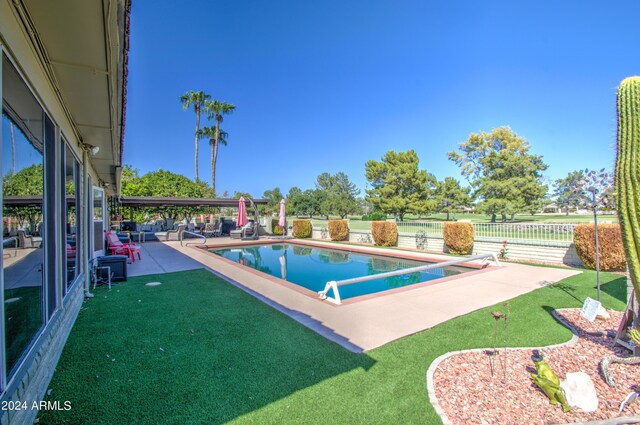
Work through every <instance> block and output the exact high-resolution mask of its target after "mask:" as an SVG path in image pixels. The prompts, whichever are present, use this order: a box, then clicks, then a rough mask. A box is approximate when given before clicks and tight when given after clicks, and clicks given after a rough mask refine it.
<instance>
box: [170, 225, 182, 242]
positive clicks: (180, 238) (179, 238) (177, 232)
mask: <svg viewBox="0 0 640 425" xmlns="http://www.w3.org/2000/svg"><path fill="white" fill-rule="evenodd" d="M185 230H187V225H186V224H178V227H176V229H175V230H167V236H166V240H169V237H170V236H171V235H174V234H175V235H177V236H178V240H179V241H181V240H182V238H183V237H184V231H185Z"/></svg>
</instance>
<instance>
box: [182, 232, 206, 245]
mask: <svg viewBox="0 0 640 425" xmlns="http://www.w3.org/2000/svg"><path fill="white" fill-rule="evenodd" d="M185 233H187V234H189V235H192V236H195V237H197V238H202V239H204V242H203V244H206V243H207V237H206V236H204V235H201V234H199V233H193V232H189V231H187V230H184V231H183V232H182V237H181V238H180V246H183V245H182V241H183V240H184V234H185ZM190 243H195V242H185V244H184V246H189V244H190ZM198 244H200V243H199V242H198Z"/></svg>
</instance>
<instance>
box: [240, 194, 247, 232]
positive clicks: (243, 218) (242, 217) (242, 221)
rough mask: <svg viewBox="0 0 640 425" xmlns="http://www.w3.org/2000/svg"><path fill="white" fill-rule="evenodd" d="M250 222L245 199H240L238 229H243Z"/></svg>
mask: <svg viewBox="0 0 640 425" xmlns="http://www.w3.org/2000/svg"><path fill="white" fill-rule="evenodd" d="M248 222H249V220H248V219H247V206H246V205H245V203H244V197H242V196H241V197H240V199H239V200H238V221H237V224H238V227H242V226H244V225H245V224H247V223H248Z"/></svg>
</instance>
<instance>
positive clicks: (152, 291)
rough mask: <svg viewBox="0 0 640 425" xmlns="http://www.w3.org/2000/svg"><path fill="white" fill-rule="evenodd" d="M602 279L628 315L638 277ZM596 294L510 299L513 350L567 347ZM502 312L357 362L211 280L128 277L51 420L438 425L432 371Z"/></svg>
mask: <svg viewBox="0 0 640 425" xmlns="http://www.w3.org/2000/svg"><path fill="white" fill-rule="evenodd" d="M601 278H602V301H603V304H604V305H605V307H607V308H611V309H616V310H622V309H624V306H625V303H626V278H625V277H624V276H620V275H615V274H610V273H602V274H601ZM154 280H157V281H161V282H163V284H162V285H161V286H159V287H155V288H150V287H146V286H144V283H146V282H150V281H154ZM587 296H591V297H595V273H594V272H591V271H581V273H580V274H578V275H575V276H572V277H570V278H567V279H564V280H563V281H561V282H559V283H557V284H555V285H552V286H548V287H543V288H540V289H537V290H535V291H533V292H531V293H528V294H525V295H521V296H519V297H517V298H514V299H512V300H510V301H509V305H510V311H511V313H510V316H509V345H510V346H516V347H517V346H520V347H529V346H545V345H551V344H557V343H561V342H564V341H567V340H569V339H570V337H571V332H570V331H569V330H568V329H567V328H566V327H564V326H563V325H562V324H561V323H559V322H558V321H557V320H556V319H555V318H554V317H553V316H552V315H551V311H552V310H554V309H557V308H566V307H579V306H580V305H581V304H582V302H583V300H584V299H585V297H587ZM496 308H500V309H501V310H504V308H503V307H502V306H501V305H499V304H498V305H495V306H490V307H487V308H484V309H481V310H478V311H475V312H472V313H470V314H467V315H464V316H461V317H458V318H455V319H452V320H450V321H448V322H445V323H443V324H440V325H438V326H435V327H434V328H432V329H428V330H425V331H422V332H419V333H417V334H414V335H411V336H408V337H405V338H402V339H400V340H397V341H394V342H391V343H389V344H387V345H385V346H382V347H380V348H377V349H375V350H371V351H369V352H367V353H365V354H361V355H359V354H354V353H351V352H348V351H347V350H345V349H343V348H342V347H340V346H338V345H336V344H334V343H332V342H330V341H328V340H326V339H324V338H322V337H321V336H319V335H317V334H316V333H314V332H313V331H311V330H309V329H307V328H306V327H304V326H302V325H300V324H299V323H298V322H296V321H294V320H293V319H291V318H289V317H288V316H286V315H284V314H282V313H280V312H278V311H277V310H275V309H273V308H271V307H269V306H267V305H265V304H263V303H262V302H260V301H259V300H257V299H255V298H254V297H252V296H250V295H248V294H247V293H245V292H243V291H241V290H239V289H238V288H236V287H234V286H232V285H231V284H229V283H228V282H226V281H224V280H223V279H220V278H218V277H216V276H214V275H213V274H211V273H209V272H207V271H205V270H196V271H189V272H180V273H169V274H162V275H149V276H142V277H135V278H130V279H129V281H128V282H126V283H123V284H121V285H119V286H118V287H114V288H113V289H111V290H108V289H106V288H102V289H99V290H97V291H96V298H94V299H91V300H88V301H86V302H85V304H84V306H83V308H82V311H81V313H80V315H79V317H78V320H77V322H76V325H75V326H74V328H73V330H72V332H71V335H70V337H69V340H68V342H67V345H66V346H65V349H64V352H63V354H62V357H61V359H60V362H59V365H58V367H57V369H56V373H55V375H54V377H53V380H52V382H51V384H50V389H51V395H50V396H49V397H48V399H49V400H57V401H61V402H64V401H67V400H69V401H71V402H72V406H73V407H72V410H70V411H47V412H41V413H40V416H39V418H40V423H47V424H49V423H51V424H58V423H97V424H100V423H104V424H107V423H109V424H113V423H142V424H146V423H148V424H160V423H181V424H184V423H186V424H191V423H193V424H196V423H238V424H254V423H255V424H263V423H274V424H275V423H278V424H279V423H305V424H315V423H317V424H325V423H327V421H328V420H330V421H331V423H377V424H384V423H389V424H391V423H397V422H398V421H401V422H402V423H422V424H425V423H426V424H438V423H441V421H440V419H439V416H438V415H437V414H436V412H435V411H434V409H433V408H432V406H431V404H430V403H429V400H428V395H427V392H426V385H425V376H426V371H427V369H428V368H429V366H430V365H431V363H432V362H433V361H434V360H435V359H436V358H437V357H439V356H440V355H442V354H445V353H447V352H451V351H458V350H464V349H471V348H483V347H489V346H491V343H492V333H493V326H494V323H493V318H492V316H491V315H490V311H491V310H495V309H496ZM532 324H533V325H532Z"/></svg>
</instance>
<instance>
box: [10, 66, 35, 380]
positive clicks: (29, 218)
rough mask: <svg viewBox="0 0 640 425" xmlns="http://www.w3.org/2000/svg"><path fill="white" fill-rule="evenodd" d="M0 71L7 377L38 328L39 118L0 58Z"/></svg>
mask: <svg viewBox="0 0 640 425" xmlns="http://www.w3.org/2000/svg"><path fill="white" fill-rule="evenodd" d="M2 66H3V69H2V71H3V74H2V75H3V81H2V94H3V108H2V152H3V155H2V195H3V199H2V212H3V219H2V242H3V243H2V273H3V276H4V308H5V343H6V363H7V370H8V371H12V370H13V369H14V368H15V366H16V365H17V363H18V360H19V359H20V357H21V356H22V355H23V354H24V353H25V352H26V350H27V348H28V347H29V345H30V344H31V342H32V341H33V340H34V337H35V336H36V334H37V332H38V330H39V329H40V327H41V326H42V324H43V288H42V285H43V269H44V249H43V240H42V239H43V229H44V227H43V219H44V218H43V214H42V205H43V193H44V156H43V152H44V148H43V125H42V122H43V116H44V113H43V111H42V108H40V105H39V104H38V103H37V102H36V100H35V98H34V97H33V95H32V94H31V92H30V91H29V90H28V89H27V87H26V86H25V84H24V83H23V82H22V79H21V78H20V76H19V75H18V73H17V72H16V70H15V69H14V68H13V66H11V65H10V64H9V63H8V61H7V60H6V58H4V57H3V63H2ZM5 152H6V153H7V154H4V153H5Z"/></svg>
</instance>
